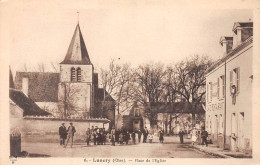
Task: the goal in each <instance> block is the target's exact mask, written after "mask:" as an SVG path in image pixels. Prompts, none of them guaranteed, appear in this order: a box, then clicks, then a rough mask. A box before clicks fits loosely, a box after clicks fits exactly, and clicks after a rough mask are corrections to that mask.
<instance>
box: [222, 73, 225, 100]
mask: <svg viewBox="0 0 260 168" xmlns="http://www.w3.org/2000/svg"><path fill="white" fill-rule="evenodd" d="M225 94H226V77H225V75H223V76H222V96H223V97H224V96H225Z"/></svg>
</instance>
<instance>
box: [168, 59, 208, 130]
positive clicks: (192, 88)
mask: <svg viewBox="0 0 260 168" xmlns="http://www.w3.org/2000/svg"><path fill="white" fill-rule="evenodd" d="M211 64H212V61H211V60H210V59H209V58H208V57H206V56H203V57H200V56H198V55H195V56H193V57H191V58H189V59H186V60H184V61H181V62H179V63H177V64H176V65H175V67H174V71H175V74H176V76H175V78H176V81H177V83H176V86H177V87H176V88H172V89H173V91H174V92H176V93H177V94H179V95H180V96H181V99H183V100H184V101H185V102H187V103H188V104H189V107H190V110H191V113H192V126H195V113H196V111H197V108H198V106H199V105H201V104H202V103H204V102H205V93H206V89H205V86H206V77H205V72H206V70H207V68H208V67H209V66H210V65H211Z"/></svg>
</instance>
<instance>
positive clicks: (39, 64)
mask: <svg viewBox="0 0 260 168" xmlns="http://www.w3.org/2000/svg"><path fill="white" fill-rule="evenodd" d="M38 71H39V72H45V65H44V63H38Z"/></svg>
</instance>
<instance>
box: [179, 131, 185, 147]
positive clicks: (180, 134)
mask: <svg viewBox="0 0 260 168" xmlns="http://www.w3.org/2000/svg"><path fill="white" fill-rule="evenodd" d="M183 136H184V131H183V130H182V129H181V130H180V132H179V137H180V142H181V144H183Z"/></svg>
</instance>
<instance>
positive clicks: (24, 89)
mask: <svg viewBox="0 0 260 168" xmlns="http://www.w3.org/2000/svg"><path fill="white" fill-rule="evenodd" d="M28 89H29V79H28V78H27V77H23V81H22V92H23V93H24V94H25V95H26V96H27V97H28Z"/></svg>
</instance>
